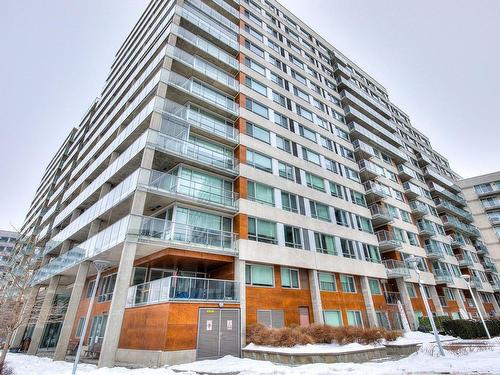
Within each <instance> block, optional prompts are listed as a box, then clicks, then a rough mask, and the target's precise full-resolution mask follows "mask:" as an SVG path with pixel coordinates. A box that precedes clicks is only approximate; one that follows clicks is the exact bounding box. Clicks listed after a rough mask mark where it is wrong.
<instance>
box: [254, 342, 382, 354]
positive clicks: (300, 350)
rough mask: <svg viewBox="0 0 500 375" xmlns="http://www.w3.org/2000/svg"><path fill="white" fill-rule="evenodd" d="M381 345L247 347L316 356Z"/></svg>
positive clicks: (272, 351)
mask: <svg viewBox="0 0 500 375" xmlns="http://www.w3.org/2000/svg"><path fill="white" fill-rule="evenodd" d="M377 346H380V345H362V344H358V343H352V344H347V345H339V344H307V345H296V346H293V347H291V348H282V347H275V346H263V345H255V344H249V345H247V346H246V347H245V349H248V350H256V351H263V352H271V353H290V354H314V353H324V354H326V353H344V352H353V351H359V350H367V349H373V348H376V347H377Z"/></svg>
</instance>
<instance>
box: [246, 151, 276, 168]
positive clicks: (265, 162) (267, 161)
mask: <svg viewBox="0 0 500 375" xmlns="http://www.w3.org/2000/svg"><path fill="white" fill-rule="evenodd" d="M247 164H248V165H251V166H252V167H255V168H257V169H261V170H263V171H266V172H272V171H273V164H272V161H271V158H269V157H267V156H265V155H262V154H261V153H258V152H256V151H252V150H248V149H247Z"/></svg>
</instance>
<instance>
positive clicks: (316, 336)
mask: <svg viewBox="0 0 500 375" xmlns="http://www.w3.org/2000/svg"><path fill="white" fill-rule="evenodd" d="M299 329H300V330H301V332H303V333H305V334H306V335H309V336H310V337H311V338H312V340H313V341H314V342H315V343H316V344H331V343H332V342H334V341H335V338H336V334H337V332H336V329H335V328H333V327H332V326H328V325H324V324H311V325H309V326H307V327H299Z"/></svg>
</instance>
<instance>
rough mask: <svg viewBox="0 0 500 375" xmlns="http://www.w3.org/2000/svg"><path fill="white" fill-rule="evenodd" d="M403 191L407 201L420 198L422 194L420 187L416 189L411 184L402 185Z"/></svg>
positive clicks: (415, 186)
mask: <svg viewBox="0 0 500 375" xmlns="http://www.w3.org/2000/svg"><path fill="white" fill-rule="evenodd" d="M403 189H404V192H405V195H406V197H407V198H408V199H415V198H417V197H420V196H421V195H422V192H421V191H420V187H418V186H417V185H415V184H412V183H411V182H408V181H407V182H405V183H403Z"/></svg>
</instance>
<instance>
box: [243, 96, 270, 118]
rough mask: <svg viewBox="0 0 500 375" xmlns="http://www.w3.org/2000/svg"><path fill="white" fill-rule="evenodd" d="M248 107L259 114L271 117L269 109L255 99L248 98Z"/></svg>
mask: <svg viewBox="0 0 500 375" xmlns="http://www.w3.org/2000/svg"><path fill="white" fill-rule="evenodd" d="M246 109H248V110H249V111H252V112H253V113H256V114H258V115H259V116H262V117H265V118H269V109H268V108H267V107H266V106H265V105H263V104H260V103H259V102H256V101H255V100H252V99H249V98H246Z"/></svg>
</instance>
